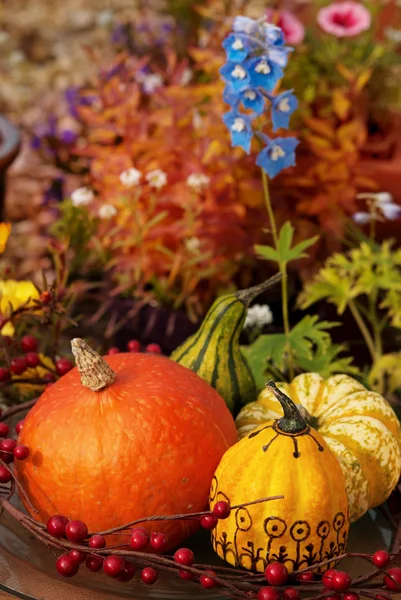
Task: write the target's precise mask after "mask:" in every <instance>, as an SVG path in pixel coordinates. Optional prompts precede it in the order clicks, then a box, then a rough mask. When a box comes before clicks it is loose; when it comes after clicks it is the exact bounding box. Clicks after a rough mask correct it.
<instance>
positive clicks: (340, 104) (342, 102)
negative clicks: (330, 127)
mask: <svg viewBox="0 0 401 600" xmlns="http://www.w3.org/2000/svg"><path fill="white" fill-rule="evenodd" d="M350 108H351V102H350V100H349V98H347V96H346V95H345V94H344V92H343V91H342V90H339V89H335V90H334V92H333V109H334V112H335V114H336V115H337V117H338V118H339V119H341V120H342V121H345V119H346V118H347V117H348V113H349V110H350Z"/></svg>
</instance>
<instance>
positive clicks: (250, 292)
mask: <svg viewBox="0 0 401 600" xmlns="http://www.w3.org/2000/svg"><path fill="white" fill-rule="evenodd" d="M282 276H283V275H282V273H276V274H275V275H273V277H270V279H268V280H267V281H264V282H263V283H259V284H258V285H254V286H253V287H250V288H248V289H246V290H239V291H238V292H236V296H237V298H238V300H241V302H243V303H244V304H245V306H249V305H250V303H251V302H252V300H254V299H255V298H256V297H257V296H259V294H261V293H262V292H265V291H266V290H268V289H269V288H271V287H273V285H276V283H278V282H279V281H280V279H281V278H282Z"/></svg>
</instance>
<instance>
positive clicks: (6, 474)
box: [0, 465, 12, 483]
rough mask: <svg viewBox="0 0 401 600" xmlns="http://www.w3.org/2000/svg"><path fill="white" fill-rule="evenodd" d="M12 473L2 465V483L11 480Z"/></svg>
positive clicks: (0, 478)
mask: <svg viewBox="0 0 401 600" xmlns="http://www.w3.org/2000/svg"><path fill="white" fill-rule="evenodd" d="M11 479H12V475H11V473H10V471H9V470H8V469H7V467H4V466H3V465H0V483H8V482H9V481H11Z"/></svg>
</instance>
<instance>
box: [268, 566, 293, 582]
mask: <svg viewBox="0 0 401 600" xmlns="http://www.w3.org/2000/svg"><path fill="white" fill-rule="evenodd" d="M265 577H266V581H267V582H268V583H270V585H284V584H285V582H286V581H287V579H288V569H287V567H286V566H285V565H283V564H281V563H279V562H272V563H270V565H267V567H266V569H265Z"/></svg>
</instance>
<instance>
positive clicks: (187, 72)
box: [180, 68, 193, 85]
mask: <svg viewBox="0 0 401 600" xmlns="http://www.w3.org/2000/svg"><path fill="white" fill-rule="evenodd" d="M192 76H193V73H192V71H191V69H190V68H186V69H184V71H183V74H182V76H181V81H180V83H181V85H188V83H189V82H190V81H191V79H192Z"/></svg>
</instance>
